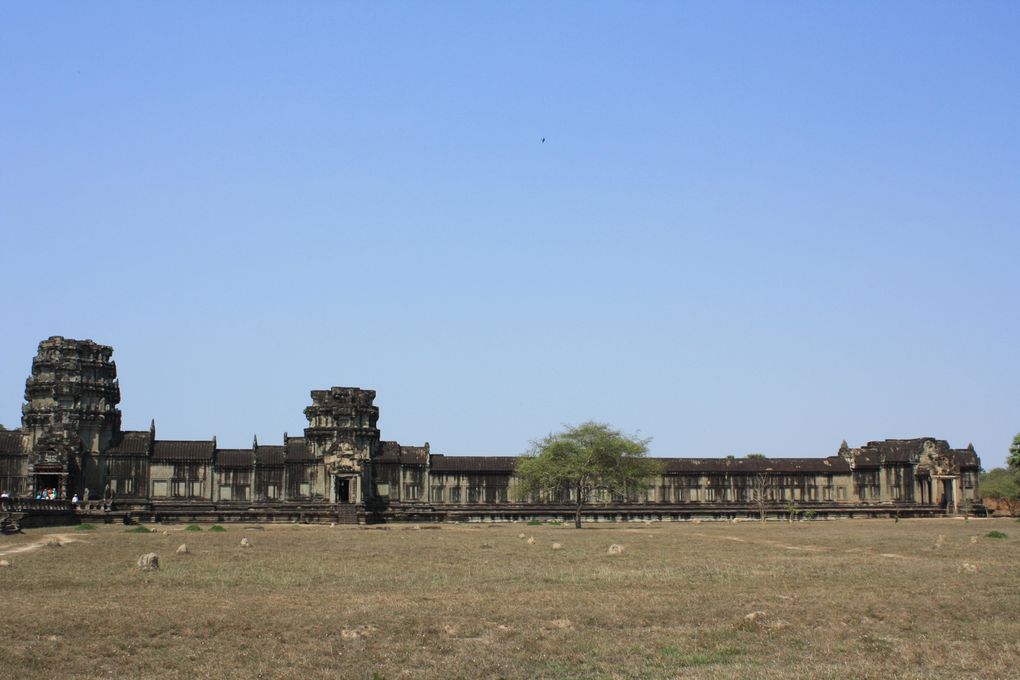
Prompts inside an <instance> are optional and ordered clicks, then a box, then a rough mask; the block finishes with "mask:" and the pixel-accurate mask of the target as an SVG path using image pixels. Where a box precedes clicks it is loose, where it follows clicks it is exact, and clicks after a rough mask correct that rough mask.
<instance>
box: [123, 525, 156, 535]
mask: <svg viewBox="0 0 1020 680" xmlns="http://www.w3.org/2000/svg"><path fill="white" fill-rule="evenodd" d="M125 531H127V532H128V533H129V534H151V533H152V532H153V531H155V529H150V528H149V527H143V526H142V525H141V524H139V525H138V526H136V527H131V528H130V529H125Z"/></svg>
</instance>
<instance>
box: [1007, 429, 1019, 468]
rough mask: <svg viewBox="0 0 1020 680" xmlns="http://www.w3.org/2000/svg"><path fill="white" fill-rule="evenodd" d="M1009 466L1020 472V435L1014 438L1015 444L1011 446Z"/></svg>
mask: <svg viewBox="0 0 1020 680" xmlns="http://www.w3.org/2000/svg"><path fill="white" fill-rule="evenodd" d="M1007 462H1008V463H1009V466H1010V467H1011V468H1013V469H1014V470H1020V434H1018V435H1017V436H1015V437H1013V443H1012V444H1010V445H1009V458H1008V459H1007Z"/></svg>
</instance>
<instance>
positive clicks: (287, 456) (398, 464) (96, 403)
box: [0, 337, 980, 520]
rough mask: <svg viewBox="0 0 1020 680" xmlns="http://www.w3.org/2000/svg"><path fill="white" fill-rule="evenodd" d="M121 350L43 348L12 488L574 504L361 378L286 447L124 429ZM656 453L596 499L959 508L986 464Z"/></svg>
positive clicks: (891, 442) (680, 513) (211, 501)
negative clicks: (396, 413) (416, 422)
mask: <svg viewBox="0 0 1020 680" xmlns="http://www.w3.org/2000/svg"><path fill="white" fill-rule="evenodd" d="M112 353H113V350H112V348H110V347H108V346H105V345H98V344H96V343H94V342H92V341H90V340H84V341H79V340H68V339H65V338H61V337H53V338H50V339H49V340H45V341H43V342H41V343H40V344H39V353H38V355H37V356H36V358H35V360H34V361H33V363H32V374H31V376H30V377H29V378H28V381H27V383H26V389H25V401H26V403H25V405H24V408H23V415H22V427H21V429H20V430H15V431H10V432H0V487H2V488H3V490H5V491H8V492H9V493H11V494H12V495H14V496H21V497H26V496H28V497H31V496H33V495H35V494H36V493H37V492H38V491H39V490H40V489H48V488H53V489H56V490H57V493H58V494H59V495H61V496H62V497H65V498H67V497H70V496H71V495H72V494H78V496H79V498H86V497H89V496H91V498H92V499H99V498H104V499H106V500H107V501H108V502H112V501H114V500H115V501H116V505H117V506H118V507H121V508H127V509H131V510H132V511H135V512H138V513H142V514H143V515H144V516H148V517H171V516H186V515H188V514H189V513H190V515H191V516H196V517H197V516H198V515H199V514H200V513H202V512H206V513H209V514H213V515H217V516H222V515H223V513H228V512H235V511H236V512H242V511H244V512H248V513H249V514H248V515H245V516H246V517H249V516H250V517H254V516H255V515H252V514H251V513H253V512H255V511H256V510H259V511H262V512H265V513H271V512H276V511H277V510H278V509H286V508H297V509H298V511H300V512H301V513H304V512H306V511H311V510H315V509H316V508H319V509H321V508H324V507H330V508H334V510H335V509H337V508H349V509H350V512H349V514H348V515H347V516H348V517H350V518H354V517H355V516H361V517H363V518H364V517H367V516H369V515H371V516H373V517H375V518H383V519H384V518H386V517H391V518H397V519H399V518H405V519H418V520H429V519H444V518H447V519H449V518H471V519H486V518H488V519H494V518H513V517H522V516H538V515H542V514H546V515H549V516H554V515H555V514H556V511H557V510H556V509H557V508H559V507H566V506H567V505H569V504H570V502H571V500H572V499H571V498H570V497H569V496H564V497H555V498H554V497H548V496H536V497H532V498H529V499H521V498H519V497H518V495H517V494H516V479H515V477H514V466H515V463H516V458H515V457H487V456H444V455H441V454H433V453H432V452H431V449H430V447H429V445H428V443H426V444H424V445H422V446H405V445H401V444H398V443H397V442H390V441H383V440H382V439H381V437H380V431H379V428H378V421H379V408H378V407H377V406H376V405H375V403H374V402H375V396H376V394H375V392H374V391H372V390H364V389H360V388H357V387H333V388H330V389H328V390H313V391H312V392H311V402H312V403H311V404H310V405H309V406H308V407H307V408H305V410H304V415H305V418H306V419H307V421H308V426H307V427H306V428H305V430H304V432H303V436H301V437H291V436H289V435H288V434H286V433H285V434H284V435H283V444H282V445H261V444H259V442H258V441H257V440H256V441H253V443H252V446H251V448H250V449H223V448H220V447H218V446H217V443H216V439H215V437H214V438H212V439H210V440H198V441H194V440H188V441H182V440H163V439H157V437H156V426H155V422H153V423H152V424H151V425H150V427H149V429H148V430H142V431H123V430H121V427H120V425H121V414H120V411H119V410H118V409H117V404H118V403H119V401H120V389H119V387H118V384H117V371H116V365H115V364H114V362H113V361H112V360H111V356H112ZM660 460H661V461H662V463H663V473H662V475H661V476H660V477H659V478H658V479H656V480H654V481H653V483H652V484H651V485H650V486H649V487H647V488H644V489H634V490H633V491H632V492H631V493H630V494H628V495H627V496H626V497H617V498H610V497H605V496H602V497H599V498H596V499H595V503H594V505H593V506H592V507H593V512H598V513H602V514H603V515H604V516H606V517H609V518H613V517H621V518H622V517H626V516H653V515H657V516H660V517H666V516H669V517H673V518H674V519H676V518H682V517H690V516H696V513H705V514H715V515H723V516H735V515H736V514H739V513H740V512H741V511H747V510H750V509H751V506H752V505H753V504H754V501H755V497H756V494H762V493H764V495H765V496H766V498H767V501H768V502H769V503H771V504H772V505H773V506H774V507H775V508H783V507H786V506H789V505H790V504H794V503H795V504H798V505H800V507H802V508H805V509H807V508H811V509H817V510H818V511H819V512H823V513H824V512H829V511H832V512H837V511H838V512H843V513H844V514H847V512H852V511H855V510H873V509H876V508H878V509H885V511H887V512H888V513H890V514H891V513H893V512H896V513H899V512H901V511H903V512H910V511H911V510H923V511H926V512H936V511H937V512H941V511H943V510H944V511H947V512H955V511H958V510H960V509H961V508H962V507H963V506H966V505H968V504H971V503H974V502H975V501H976V499H977V473H978V470H979V468H980V461H979V459H978V457H977V454H976V453H975V452H974V448H973V446H968V447H967V448H966V449H952V448H950V446H949V444H948V443H947V442H945V441H943V440H938V439H934V438H930V437H922V438H916V439H887V440H883V441H873V442H868V443H867V444H865V445H864V446H861V447H857V448H851V447H849V446H848V445H847V443H846V442H843V443H842V445H841V446H840V447H839V450H838V451H837V453H836V455H834V456H829V457H825V458H773V459H758V458H751V459H748V458H724V459H711V458H705V459H700V458H663V459H660ZM260 509H261V510H260ZM309 509H311V510H309ZM145 513H148V514H147V515H145ZM174 513H176V515H175V514H174ZM837 514H838V513H837ZM299 516H304V515H299Z"/></svg>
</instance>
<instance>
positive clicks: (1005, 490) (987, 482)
mask: <svg viewBox="0 0 1020 680" xmlns="http://www.w3.org/2000/svg"><path fill="white" fill-rule="evenodd" d="M978 488H980V489H981V497H982V498H991V499H992V500H996V501H999V502H1001V503H1002V504H1003V505H1005V506H1006V509H1007V510H1008V511H1009V514H1010V516H1013V515H1016V511H1017V508H1020V472H1018V471H1017V470H1015V469H1013V468H995V469H994V470H992V471H991V472H985V473H982V474H981V477H980V478H979V480H978Z"/></svg>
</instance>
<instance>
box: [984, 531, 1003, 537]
mask: <svg viewBox="0 0 1020 680" xmlns="http://www.w3.org/2000/svg"><path fill="white" fill-rule="evenodd" d="M985 538H1006V534H1004V533H1002V532H1001V531H989V532H988V533H987V534H985Z"/></svg>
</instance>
